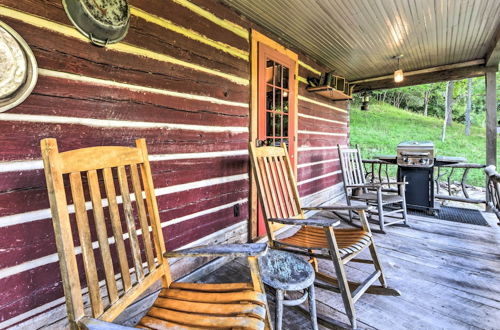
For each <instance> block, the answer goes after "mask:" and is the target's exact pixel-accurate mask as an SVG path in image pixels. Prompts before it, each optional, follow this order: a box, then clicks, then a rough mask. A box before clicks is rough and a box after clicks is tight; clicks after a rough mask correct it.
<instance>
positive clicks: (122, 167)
mask: <svg viewBox="0 0 500 330" xmlns="http://www.w3.org/2000/svg"><path fill="white" fill-rule="evenodd" d="M41 147H42V156H43V161H44V167H45V175H46V180H47V187H48V193H49V200H50V205H51V210H52V215H53V225H54V230H55V234H56V235H55V236H56V244H57V249H58V254H59V259H60V265H61V274H62V281H63V286H64V292H65V295H66V302H67V309H68V316H69V319H70V323H71V326H72V327H73V328H77V325H76V323H77V322H78V320H79V319H81V318H82V317H83V316H84V308H83V299H82V292H81V291H82V290H81V289H82V288H81V285H80V273H79V271H78V267H77V261H76V260H77V257H76V252H75V245H74V237H73V232H74V230H73V229H72V225H71V224H72V222H73V221H72V220H71V217H70V212H71V211H72V209H74V213H75V222H76V229H77V230H76V231H77V232H78V241H79V244H80V246H81V251H82V259H83V266H84V270H85V278H86V283H87V286H88V290H89V297H90V305H91V310H92V315H93V317H94V318H99V319H101V320H103V321H112V320H113V319H114V318H116V316H118V315H119V314H120V313H121V312H122V311H123V310H124V309H125V308H126V307H127V306H128V305H129V304H130V303H131V302H132V301H133V300H135V299H136V298H137V297H138V296H139V295H140V294H141V293H143V292H144V291H145V290H146V289H147V288H148V287H149V286H150V285H151V284H152V283H154V282H155V281H157V280H159V279H162V281H163V284H164V287H168V286H169V284H170V283H171V278H170V272H169V268H168V262H166V259H164V257H163V254H164V253H165V248H164V246H165V245H164V241H163V235H162V231H161V226H160V219H159V214H158V211H157V210H158V208H157V205H156V197H155V194H154V188H153V184H152V178H151V169H150V165H149V161H148V156H147V150H146V142H145V140H144V139H140V140H137V141H136V147H135V148H128V147H92V148H84V149H78V150H72V151H68V152H63V153H59V151H58V147H57V142H56V140H55V139H44V140H42V141H41ZM138 167H139V169H138ZM139 170H140V175H139ZM66 175H67V176H68V177H69V187H70V195H71V196H70V198H67V196H66V191H65V176H66ZM82 176H83V177H84V178H86V180H83V179H82ZM115 178H117V181H118V182H117V183H118V188H119V190H117V187H116V180H115ZM129 178H130V182H129ZM101 185H103V187H101ZM130 187H132V195H131V191H130ZM86 188H87V189H86ZM103 193H104V194H105V199H103V195H102V194H103ZM86 195H88V197H89V199H90V201H86V197H85V196H86ZM144 199H145V200H146V203H144ZM71 201H72V203H73V205H70V203H71ZM133 202H135V203H133ZM120 206H121V210H120ZM105 207H107V212H105V211H104V208H105ZM90 208H91V209H92V217H91V218H92V221H93V226H91V225H90V221H89V214H88V211H87V210H88V209H90ZM71 213H72V212H71ZM122 214H123V217H124V219H125V223H126V233H124V232H123V227H122V223H121V215H122ZM134 214H137V217H138V223H139V226H138V227H140V232H139V234H138V227H137V226H136V220H135V217H134ZM148 220H149V221H148ZM150 226H151V228H152V234H153V239H151V234H150ZM91 227H95V236H96V237H97V242H98V248H99V250H100V255H96V254H95V253H94V247H95V245H94V243H93V241H94V235H93V231H92V230H91ZM108 228H111V231H112V235H113V238H110V237H108V236H109V234H108ZM141 246H142V247H143V250H145V252H144V256H145V260H144V262H145V264H146V267H144V265H143V256H142V255H141ZM112 255H116V256H117V258H116V259H117V260H118V262H116V263H115V264H114V263H113V259H112ZM155 258H156V261H155ZM129 261H131V262H132V263H133V266H132V267H133V269H134V272H133V276H131V273H130V265H129ZM101 265H102V266H101ZM115 267H119V271H120V275H119V276H116V275H115ZM101 268H102V270H101ZM101 273H104V279H105V283H106V284H105V286H106V290H107V299H104V297H103V296H102V295H101V289H100V285H99V274H101ZM117 278H118V280H117Z"/></svg>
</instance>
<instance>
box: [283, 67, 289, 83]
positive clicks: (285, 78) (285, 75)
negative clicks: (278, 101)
mask: <svg viewBox="0 0 500 330" xmlns="http://www.w3.org/2000/svg"><path fill="white" fill-rule="evenodd" d="M288 74H289V73H288V68H287V67H286V66H284V67H283V88H288Z"/></svg>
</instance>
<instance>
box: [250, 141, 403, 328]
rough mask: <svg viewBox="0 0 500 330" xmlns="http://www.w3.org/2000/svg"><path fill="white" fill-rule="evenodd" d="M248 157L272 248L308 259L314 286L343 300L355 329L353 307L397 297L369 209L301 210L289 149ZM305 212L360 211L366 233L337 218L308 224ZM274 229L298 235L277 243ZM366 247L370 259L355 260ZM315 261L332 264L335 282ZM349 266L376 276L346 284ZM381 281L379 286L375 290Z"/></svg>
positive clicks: (257, 150)
mask: <svg viewBox="0 0 500 330" xmlns="http://www.w3.org/2000/svg"><path fill="white" fill-rule="evenodd" d="M250 154H251V160H252V168H253V171H254V175H255V179H256V183H257V188H258V195H259V200H260V202H261V206H262V211H263V214H264V220H265V225H266V229H267V236H268V239H269V245H270V247H271V248H276V249H280V250H285V251H289V252H292V253H297V254H301V255H305V256H308V257H310V258H311V259H310V262H311V263H312V265H313V267H314V269H315V271H316V280H317V282H315V285H316V286H318V287H320V288H324V289H328V290H331V291H334V292H339V293H340V294H341V295H342V300H343V303H344V307H345V311H346V314H347V317H348V318H349V321H350V323H351V326H352V328H356V312H355V308H354V303H355V302H356V301H357V300H358V299H359V298H360V297H361V296H362V295H363V294H364V293H374V294H383V295H394V296H397V295H399V292H398V291H396V290H394V289H390V288H388V287H387V283H386V280H385V278H384V274H383V271H382V265H381V264H380V261H379V259H378V256H377V251H376V248H375V243H374V241H373V237H372V233H371V231H370V227H369V226H368V221H367V219H366V215H365V212H366V211H367V209H368V206H347V205H336V206H325V207H302V206H301V204H300V198H299V193H298V190H297V184H296V181H295V177H294V174H293V171H292V167H291V163H290V159H289V156H288V153H287V150H286V146H285V145H282V147H258V148H257V147H255V146H254V144H253V143H250ZM306 210H322V211H331V212H333V213H334V214H335V212H337V211H349V210H350V211H356V212H357V213H358V214H359V216H360V218H361V225H362V228H361V229H358V228H342V229H333V227H335V226H337V225H338V224H339V220H338V219H306V218H305V216H304V211H306ZM274 224H284V225H293V226H299V230H298V231H297V232H295V233H294V234H292V235H290V236H288V237H286V238H282V239H278V238H276V237H275V234H274V232H273V225H274ZM366 248H368V249H369V251H370V255H371V258H372V260H364V259H357V258H356V256H357V255H358V254H359V253H360V252H361V251H363V250H364V249H366ZM316 258H322V259H327V260H331V261H332V262H333V266H334V269H335V273H336V275H337V278H334V277H331V276H329V275H327V274H324V273H322V272H320V270H319V266H318V262H317V259H316ZM349 261H352V262H362V263H371V264H373V266H374V268H375V271H374V272H373V273H372V274H371V275H370V276H368V278H367V279H366V280H365V281H364V282H362V283H354V282H348V281H347V278H346V272H345V264H347V263H348V262H349ZM377 280H378V281H379V282H380V284H381V286H376V285H372V284H373V283H374V282H375V281H377Z"/></svg>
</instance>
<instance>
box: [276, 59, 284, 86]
mask: <svg viewBox="0 0 500 330" xmlns="http://www.w3.org/2000/svg"><path fill="white" fill-rule="evenodd" d="M281 68H282V66H281V64H279V63H276V65H275V68H274V84H275V85H276V86H279V87H281V80H282V79H281V75H282V74H283V73H282V72H281V71H282V70H281Z"/></svg>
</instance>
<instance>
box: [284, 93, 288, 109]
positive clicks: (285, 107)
mask: <svg viewBox="0 0 500 330" xmlns="http://www.w3.org/2000/svg"><path fill="white" fill-rule="evenodd" d="M283 112H288V91H283Z"/></svg>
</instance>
